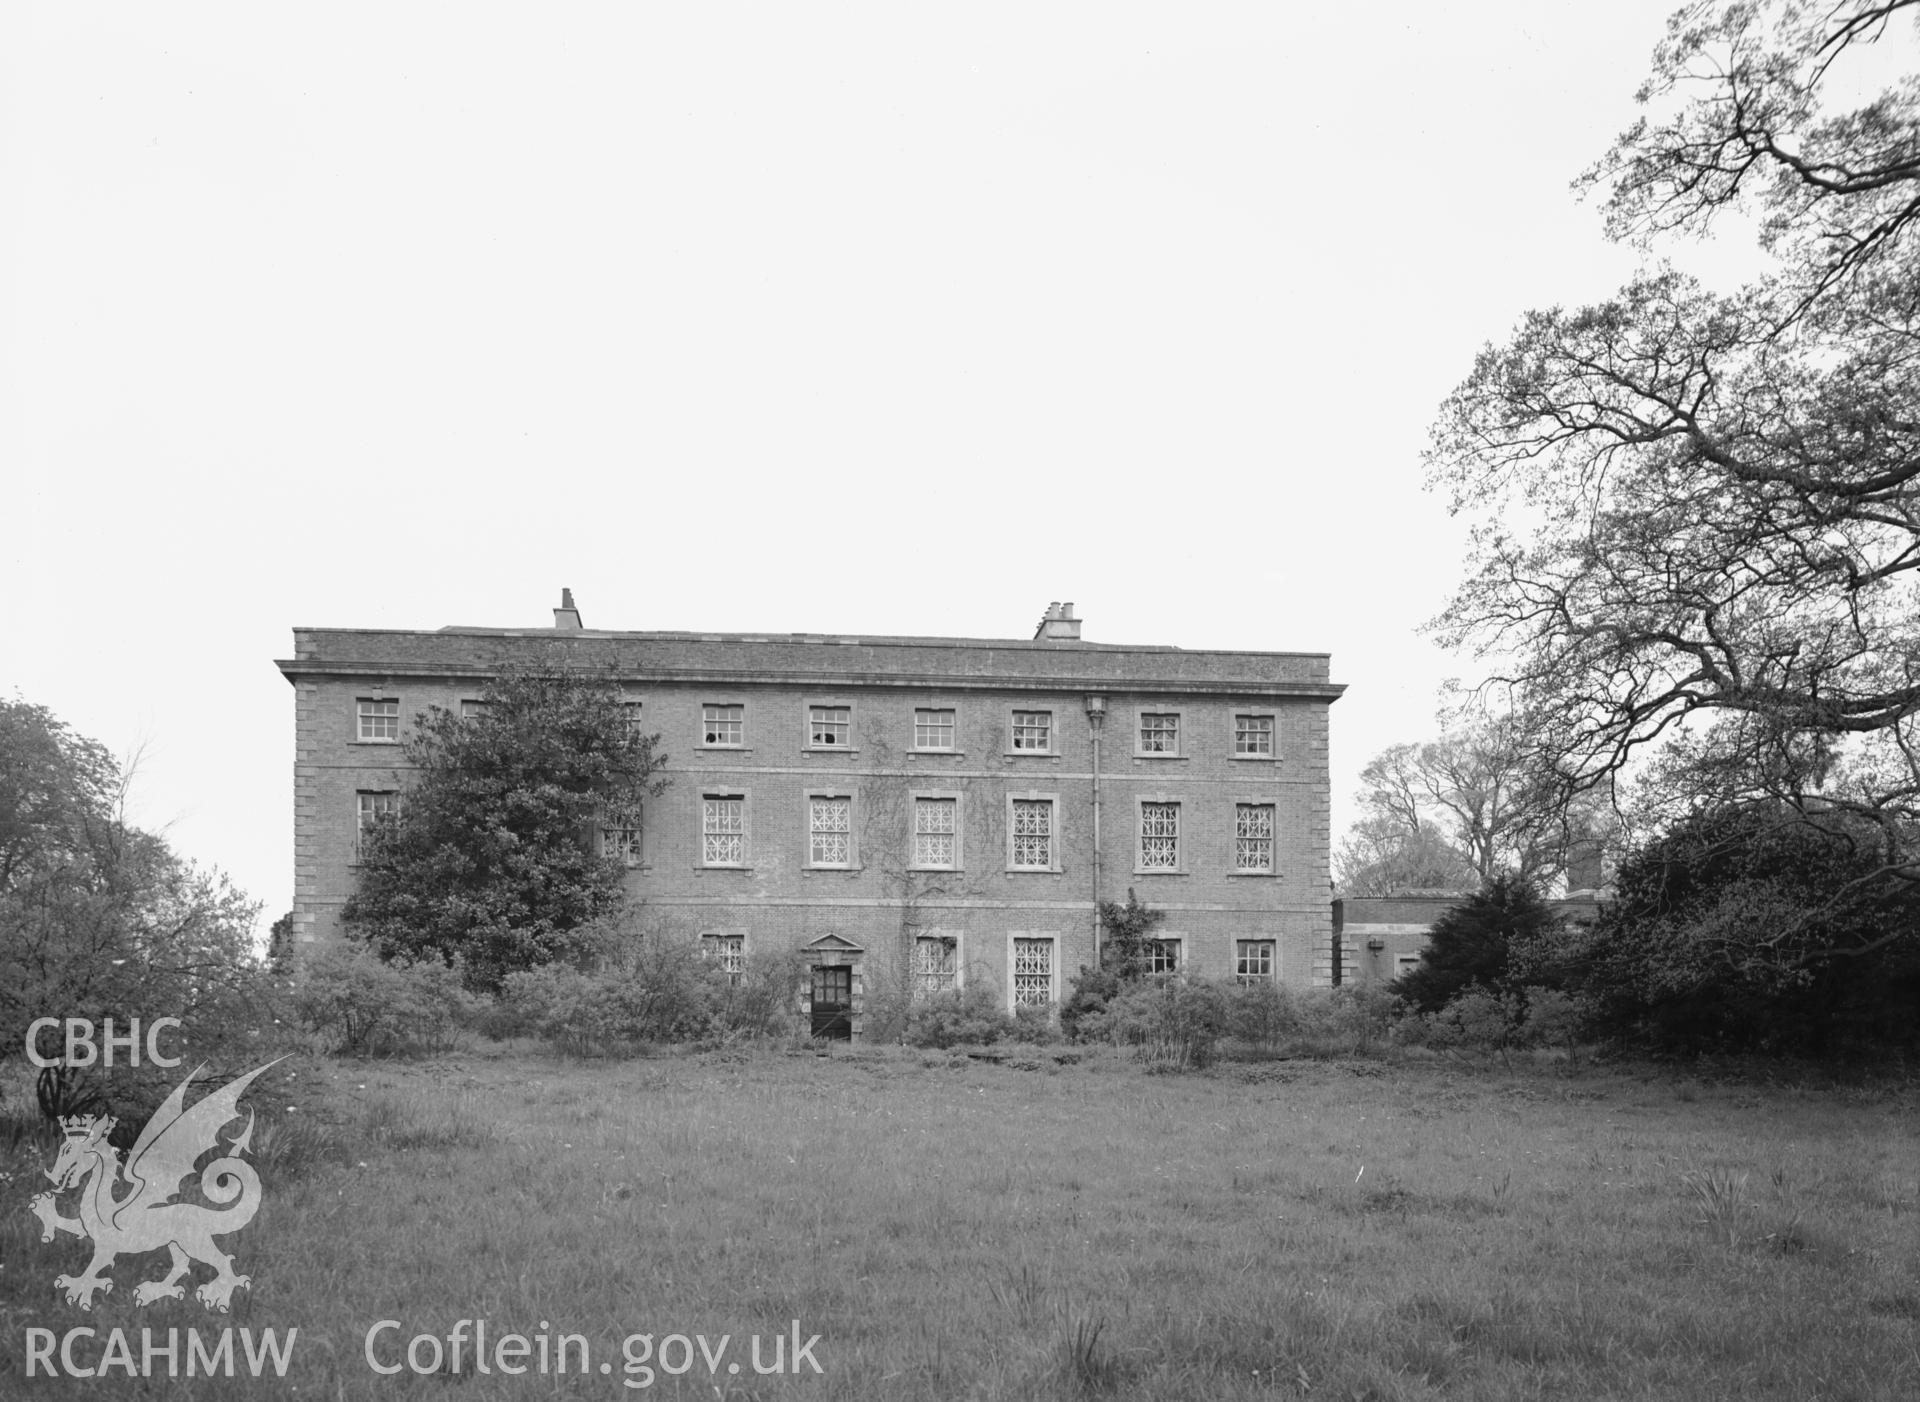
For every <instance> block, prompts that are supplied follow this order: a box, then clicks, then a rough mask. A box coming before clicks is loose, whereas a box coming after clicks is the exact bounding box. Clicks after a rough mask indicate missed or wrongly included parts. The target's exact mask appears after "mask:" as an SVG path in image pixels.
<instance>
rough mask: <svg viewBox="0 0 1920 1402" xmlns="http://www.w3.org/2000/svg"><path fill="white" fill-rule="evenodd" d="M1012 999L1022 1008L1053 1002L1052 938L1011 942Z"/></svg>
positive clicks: (1042, 1006)
mask: <svg viewBox="0 0 1920 1402" xmlns="http://www.w3.org/2000/svg"><path fill="white" fill-rule="evenodd" d="M1013 1001H1014V1004H1015V1005H1016V1006H1018V1007H1024V1008H1044V1007H1045V1006H1047V1004H1049V1003H1051V1002H1052V1001H1053V941H1052V940H1050V939H1039V940H1029V939H1016V940H1015V941H1014V942H1013Z"/></svg>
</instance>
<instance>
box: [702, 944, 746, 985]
mask: <svg viewBox="0 0 1920 1402" xmlns="http://www.w3.org/2000/svg"><path fill="white" fill-rule="evenodd" d="M700 952H701V953H702V954H704V955H705V956H706V957H707V958H709V959H711V960H713V962H714V963H716V964H718V965H719V966H720V967H721V968H722V969H723V970H725V971H726V975H727V982H728V983H734V984H737V983H739V982H740V976H741V975H742V974H743V973H745V972H746V968H747V939H746V936H745V935H702V936H700Z"/></svg>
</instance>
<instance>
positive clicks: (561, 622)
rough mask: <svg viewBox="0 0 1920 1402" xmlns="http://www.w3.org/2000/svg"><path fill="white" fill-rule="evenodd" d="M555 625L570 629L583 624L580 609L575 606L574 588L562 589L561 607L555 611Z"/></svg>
mask: <svg viewBox="0 0 1920 1402" xmlns="http://www.w3.org/2000/svg"><path fill="white" fill-rule="evenodd" d="M553 626H554V627H556V628H569V629H578V628H580V627H581V626H582V624H581V622H580V610H579V609H577V608H575V607H574V606H573V590H571V589H562V590H561V591H560V607H559V608H557V609H555V610H554V611H553Z"/></svg>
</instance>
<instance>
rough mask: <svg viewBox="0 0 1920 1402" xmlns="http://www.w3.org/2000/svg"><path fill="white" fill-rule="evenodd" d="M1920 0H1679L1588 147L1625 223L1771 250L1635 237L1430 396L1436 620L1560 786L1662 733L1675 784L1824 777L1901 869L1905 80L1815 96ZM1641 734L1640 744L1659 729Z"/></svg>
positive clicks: (1913, 458)
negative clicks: (1722, 234)
mask: <svg viewBox="0 0 1920 1402" xmlns="http://www.w3.org/2000/svg"><path fill="white" fill-rule="evenodd" d="M1916 14H1920V0H1892V3H1878V4H1876V3H1865V2H1864V0H1848V2H1847V3H1842V4H1840V5H1838V6H1835V7H1832V8H1829V7H1826V6H1818V7H1806V6H1800V5H1795V4H1789V3H1783V2H1782V0H1762V3H1753V4H1734V5H1727V6H1724V7H1721V8H1714V7H1708V6H1695V7H1693V8H1690V9H1688V10H1686V11H1683V12H1682V13H1681V14H1680V15H1678V16H1676V18H1675V20H1674V21H1673V24H1672V26H1671V29H1670V32H1669V35H1668V37H1667V39H1666V41H1665V42H1664V43H1663V44H1662V45H1661V46H1660V47H1659V49H1658V50H1657V51H1656V54H1655V57H1654V67H1653V74H1652V77H1651V78H1650V80H1649V81H1648V83H1647V84H1646V86H1645V87H1644V88H1643V90H1642V92H1641V99H1642V101H1643V102H1645V103H1646V104H1648V107H1649V111H1650V115H1649V116H1648V117H1647V118H1645V119H1643V120H1642V121H1640V122H1638V123H1637V124H1635V125H1634V126H1633V127H1631V128H1630V129H1628V130H1627V131H1626V132H1624V133H1623V134H1622V135H1621V136H1620V137H1619V139H1618V140H1617V142H1616V143H1615V145H1614V146H1613V148H1612V150H1611V151H1610V152H1609V153H1608V154H1607V155H1606V156H1605V157H1604V158H1603V159H1602V160H1601V161H1600V162H1599V163H1598V164H1597V165H1596V166H1595V167H1594V168H1593V169H1592V170H1591V171H1589V172H1588V174H1587V175H1586V177H1585V178H1584V179H1585V183H1586V186H1587V188H1589V189H1590V190H1593V191H1596V192H1602V193H1604V195H1605V197H1606V213H1607V220H1608V227H1609V229H1610V231H1611V232H1612V234H1613V235H1614V236H1616V237H1618V238H1622V239H1630V240H1635V241H1639V242H1642V243H1644V244H1647V245H1649V246H1652V245H1657V244H1658V243H1659V242H1660V240H1662V239H1663V238H1665V237H1667V236H1671V235H1698V234H1701V233H1703V232H1706V231H1708V230H1709V229H1710V228H1712V227H1713V226H1714V225H1715V222H1716V216H1718V215H1720V214H1722V213H1723V212H1725V211H1729V210H1734V209H1739V210H1743V211H1745V212H1748V213H1751V214H1753V215H1755V216H1756V217H1757V219H1758V221H1759V230H1760V237H1761V239H1762V242H1763V244H1764V247H1765V248H1766V250H1767V251H1768V253H1769V254H1770V255H1771V270H1770V271H1769V272H1768V273H1767V274H1766V275H1764V276H1762V277H1761V278H1759V279H1758V280H1756V281H1754V282H1753V283H1751V284H1750V285H1748V286H1746V287H1744V288H1740V289H1738V290H1734V291H1730V292H1723V291H1716V290H1711V289H1709V288H1708V287H1706V286H1704V285H1702V284H1701V283H1700V282H1698V281H1696V280H1695V279H1693V278H1692V277H1689V276H1687V275H1685V274H1683V273H1681V272H1679V271H1676V270H1675V269H1673V268H1672V267H1669V266H1665V265H1659V266H1655V267H1652V268H1651V269H1650V270H1649V271H1647V272H1646V273H1644V274H1643V275H1641V276H1639V277H1637V278H1635V279H1634V280H1633V281H1632V282H1631V283H1629V284H1628V285H1627V286H1626V287H1625V288H1623V289H1622V290H1621V291H1620V292H1619V293H1618V294H1617V295H1616V296H1615V297H1613V298H1612V299H1610V300H1608V301H1606V302H1604V303H1602V304H1600V305H1597V306H1589V307H1582V308H1577V309H1573V310H1566V309H1561V308H1554V309H1551V310H1546V311H1535V312H1530V313H1528V314H1527V315H1526V316H1525V318H1524V319H1523V321H1522V322H1521V324H1520V326H1519V328H1518V329H1517V331H1516V332H1515V333H1514V335H1513V337H1512V339H1511V340H1510V341H1508V342H1507V343H1506V344H1505V345H1502V346H1496V347H1489V348H1488V349H1487V350H1486V351H1484V352H1483V353H1482V354H1481V355H1480V357H1479V359H1478V360H1477V362H1476V363H1475V365H1474V368H1473V372H1472V374H1471V375H1470V376H1469V377H1468V378H1467V380H1466V381H1465V382H1464V383H1463V384H1462V385H1461V386H1460V387H1459V388H1458V389H1457V390H1456V391H1455V392H1454V394H1453V395H1452V396H1451V397H1450V398H1449V399H1448V400H1447V401H1446V403H1445V405H1444V406H1443V408H1442V410H1441V413H1440V416H1439V418H1438V421H1437V422H1436V424H1435V427H1434V430H1433V440H1432V446H1431V449H1430V451H1429V455H1428V462H1429V468H1430V474H1431V477H1430V480H1431V482H1432V484H1433V485H1435V486H1437V487H1438V488H1439V489H1441V490H1443V491H1444V492H1446V493H1447V494H1448V495H1449V497H1450V498H1451V502H1452V505H1453V508H1454V510H1455V511H1456V512H1462V513H1465V514H1467V515H1468V516H1469V517H1470V518H1471V519H1472V521H1473V523H1474V530H1473V536H1472V539H1473V546H1472V553H1471V557H1470V561H1469V568H1468V572H1467V575H1466V577H1465V579H1464V581H1463V583H1462V584H1461V585H1460V587H1459V589H1458V591H1457V593H1456V594H1455V596H1454V598H1453V600H1452V601H1451V603H1450V605H1449V606H1448V608H1447V609H1446V611H1445V613H1444V614H1443V615H1442V617H1441V619H1440V620H1439V621H1438V625H1437V626H1438V628H1439V631H1440V632H1441V634H1442V636H1443V637H1444V638H1445V639H1446V640H1447V641H1449V642H1451V643H1454V644H1456V645H1462V644H1465V645H1472V646H1474V647H1476V648H1477V649H1478V650H1479V651H1480V652H1481V653H1482V654H1483V655H1485V656H1489V657H1492V658H1495V659H1497V661H1496V662H1495V664H1494V665H1495V667H1496V668H1497V671H1498V675H1497V676H1496V677H1495V679H1494V680H1495V682H1496V683H1497V684H1504V686H1506V687H1507V688H1508V689H1509V690H1510V693H1511V696H1512V699H1513V703H1514V706H1515V709H1516V714H1517V715H1518V716H1519V717H1520V719H1521V722H1522V733H1523V735H1524V737H1525V741H1526V745H1527V749H1528V753H1529V759H1530V763H1531V764H1532V765H1533V767H1535V768H1536V769H1537V770H1538V771H1539V772H1540V773H1542V774H1544V775H1551V776H1554V777H1555V779H1556V780H1557V781H1558V782H1559V783H1561V784H1562V785H1563V786H1565V787H1567V788H1569V789H1578V788H1581V787H1583V786H1590V785H1593V784H1596V783H1601V782H1604V781H1606V780H1607V779H1609V778H1610V777H1611V776H1612V775H1614V774H1616V773H1618V772H1619V771H1620V770H1621V769H1622V768H1623V767H1624V766H1626V765H1628V764H1629V762H1630V761H1631V760H1633V759H1634V757H1635V756H1636V754H1638V753H1640V752H1642V751H1644V750H1645V749H1646V748H1647V747H1648V746H1650V745H1656V742H1658V745H1664V744H1665V742H1666V741H1668V740H1670V739H1672V738H1674V737H1675V736H1679V737H1681V738H1682V739H1683V741H1684V743H1681V744H1678V745H1673V746H1670V747H1668V750H1669V752H1668V753H1667V755H1666V757H1665V768H1664V769H1662V770H1660V771H1658V773H1659V775H1660V777H1662V778H1663V779H1664V780H1665V782H1666V784H1667V785H1668V788H1667V792H1668V793H1669V794H1686V795H1687V796H1688V797H1692V796H1694V795H1696V794H1699V793H1703V792H1704V793H1708V794H1711V795H1714V796H1716V797H1720V798H1727V799H1733V798H1749V799H1750V798H1755V797H1762V796H1770V797H1775V798H1779V799H1783V800H1785V801H1786V802H1787V803H1788V804H1790V805H1792V806H1794V807H1796V808H1799V809H1810V810H1819V811H1827V810H1831V809H1833V808H1834V807H1836V806H1839V807H1845V808H1847V809H1849V810H1851V811H1852V812H1854V813H1856V814H1859V815H1862V816H1864V817H1867V818H1869V819H1871V820H1872V821H1874V822H1876V823H1877V824H1879V827H1880V831H1881V855H1882V866H1883V869H1884V871H1885V872H1886V873H1887V874H1889V875H1892V876H1902V877H1907V878H1913V877H1920V868H1916V867H1915V865H1914V851H1913V843H1912V832H1913V825H1914V822H1915V820H1916V818H1920V721H1917V720H1916V717H1917V716H1920V79H1915V78H1913V77H1909V78H1906V79H1905V80H1903V81H1901V82H1899V83H1896V84H1893V85H1891V86H1887V87H1885V88H1884V90H1882V91H1880V92H1879V93H1878V94H1877V95H1875V96H1873V97H1871V98H1870V99H1869V100H1867V101H1866V102H1864V103H1863V104H1860V105H1847V104H1846V103H1844V102H1839V105H1838V106H1836V105H1835V104H1836V102H1837V101H1838V100H1837V99H1835V98H1834V96H1833V94H1834V93H1835V92H1836V91H1838V90H1840V88H1841V84H1842V82H1843V80H1844V79H1845V78H1847V77H1848V76H1849V75H1850V71H1851V70H1853V69H1855V68H1856V67H1858V66H1859V65H1858V60H1859V59H1860V58H1861V56H1862V55H1863V54H1864V53H1866V52H1867V51H1869V50H1870V49H1872V48H1873V47H1874V46H1875V45H1879V44H1886V45H1887V46H1888V47H1890V48H1891V47H1892V46H1894V45H1895V44H1897V43H1898V42H1900V41H1902V40H1905V39H1907V38H1909V37H1910V34H1911V30H1912V26H1913V19H1914V16H1915V15H1916ZM1658 745H1656V747H1658Z"/></svg>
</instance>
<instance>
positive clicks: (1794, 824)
mask: <svg viewBox="0 0 1920 1402" xmlns="http://www.w3.org/2000/svg"><path fill="white" fill-rule="evenodd" d="M1884 841H1885V834H1884V833H1882V832H1881V831H1880V830H1879V829H1878V828H1876V827H1873V826H1870V825H1867V824H1863V823H1861V822H1859V821H1857V820H1853V819H1849V818H1847V817H1845V816H1843V815H1839V814H1816V815H1813V816H1808V815H1805V814H1802V813H1799V812H1796V811H1794V810H1793V809H1790V808H1787V807H1784V806H1778V805H1771V804H1748V805H1736V806H1731V807H1724V808H1714V809H1704V810H1702V811H1700V812H1697V813H1694V814H1692V815H1690V816H1689V817H1687V818H1686V819H1685V820H1683V821H1681V822H1679V823H1676V824H1675V825H1673V826H1672V827H1671V828H1670V829H1668V830H1667V831H1666V832H1665V833H1664V834H1662V835H1661V836H1659V837H1658V838H1656V839H1654V840H1653V841H1651V842H1649V843H1647V844H1646V845H1644V846H1642V847H1641V848H1639V849H1638V850H1637V851H1635V852H1633V853H1631V854H1629V855H1628V857H1627V858H1626V859H1625V860H1624V861H1623V862H1622V863H1621V865H1620V869H1619V872H1618V873H1617V875H1616V877H1615V880H1614V899H1612V900H1611V901H1609V902H1608V903H1607V904H1606V905H1605V906H1604V907H1603V908H1602V910H1601V914H1600V919H1599V923H1598V924H1597V925H1595V926H1594V927H1593V928H1591V929H1586V930H1579V931H1574V932H1570V933H1569V934H1568V935H1567V936H1565V937H1562V938H1559V939H1551V940H1530V941H1525V942H1522V941H1515V944H1514V952H1513V958H1514V963H1515V973H1516V976H1517V977H1518V978H1523V979H1524V980H1525V981H1526V982H1528V983H1537V984H1541V985H1545V986H1548V987H1554V988H1559V989H1561V990H1563V991H1565V992H1567V993H1570V994H1574V995H1578V996H1579V997H1580V998H1582V999H1584V1000H1585V1003H1586V1006H1587V1008H1588V1009H1589V1010H1590V1017H1591V1022H1592V1027H1593V1030H1594V1031H1596V1032H1598V1033H1600V1034H1601V1035H1606V1036H1610V1037H1612V1038H1615V1039H1617V1040H1618V1041H1619V1042H1620V1043H1622V1044H1623V1045H1628V1046H1638V1047H1641V1048H1645V1049H1647V1050H1653V1051H1662V1052H1688V1053H1698V1052H1757V1053H1761V1054H1782V1053H1784V1054H1789V1055H1795V1056H1813V1057H1822V1056H1843V1057H1876V1058H1878V1057H1884V1056H1885V1055H1887V1054H1888V1053H1889V1052H1903V1051H1904V1052H1912V1051H1914V1050H1920V1018H1916V1017H1915V1016H1914V1008H1915V1007H1916V1005H1920V888H1916V887H1915V886H1914V885H1912V884H1911V883H1910V882H1907V881H1904V880H1901V879H1900V878H1899V875H1898V873H1897V871H1894V870H1892V869H1891V868H1890V866H1889V862H1890V853H1889V852H1888V851H1886V850H1884V846H1883V844H1884Z"/></svg>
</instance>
